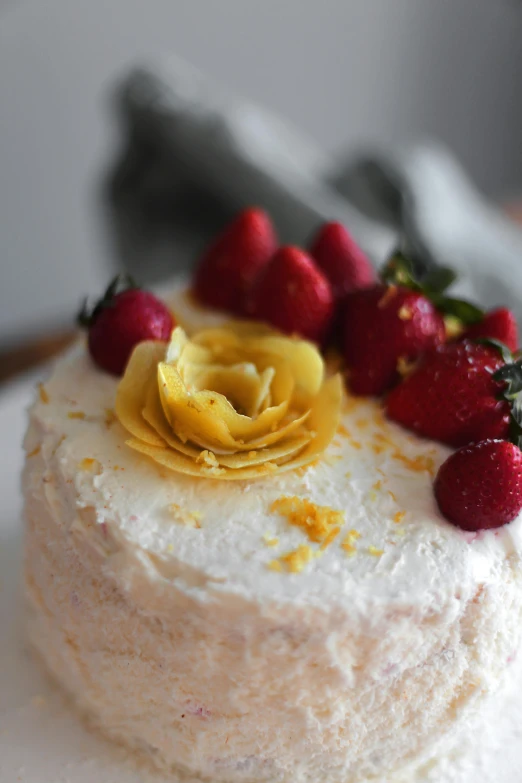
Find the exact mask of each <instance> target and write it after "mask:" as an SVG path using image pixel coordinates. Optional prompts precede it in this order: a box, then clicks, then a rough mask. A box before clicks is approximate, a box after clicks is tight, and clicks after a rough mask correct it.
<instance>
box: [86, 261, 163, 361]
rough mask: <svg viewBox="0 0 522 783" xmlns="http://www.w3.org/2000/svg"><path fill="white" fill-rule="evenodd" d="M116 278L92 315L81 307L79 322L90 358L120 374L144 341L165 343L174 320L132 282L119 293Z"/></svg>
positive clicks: (149, 294)
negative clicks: (134, 350)
mask: <svg viewBox="0 0 522 783" xmlns="http://www.w3.org/2000/svg"><path fill="white" fill-rule="evenodd" d="M121 284H122V280H121V279H120V278H119V277H117V278H116V279H115V280H113V282H112V283H111V284H110V286H109V287H108V289H107V291H106V292H105V294H104V296H103V298H102V299H101V300H100V301H99V302H98V303H97V305H96V306H95V307H94V309H93V310H92V312H88V310H87V307H86V306H84V308H83V310H82V312H81V313H80V316H79V319H78V320H79V322H80V324H81V325H82V326H86V327H87V328H88V330H89V336H88V345H89V353H90V354H91V357H92V359H93V360H94V362H95V363H96V364H97V365H98V367H101V368H102V370H106V371H107V372H110V373H112V374H113V375H122V374H123V371H124V370H125V365H126V364H127V361H128V359H129V356H130V355H131V353H132V350H133V348H134V346H135V345H137V344H138V343H141V342H143V341H144V340H168V339H169V337H170V334H171V332H172V329H173V328H174V325H175V324H174V320H173V318H172V315H171V313H170V311H169V310H168V309H167V307H166V306H165V305H164V304H163V302H161V301H160V300H159V299H158V298H157V297H155V296H154V295H153V294H151V293H149V292H148V291H142V290H141V289H139V288H136V287H135V286H134V284H133V283H132V281H130V283H129V285H128V287H126V288H125V289H124V290H122V291H118V288H119V287H120V285H121Z"/></svg>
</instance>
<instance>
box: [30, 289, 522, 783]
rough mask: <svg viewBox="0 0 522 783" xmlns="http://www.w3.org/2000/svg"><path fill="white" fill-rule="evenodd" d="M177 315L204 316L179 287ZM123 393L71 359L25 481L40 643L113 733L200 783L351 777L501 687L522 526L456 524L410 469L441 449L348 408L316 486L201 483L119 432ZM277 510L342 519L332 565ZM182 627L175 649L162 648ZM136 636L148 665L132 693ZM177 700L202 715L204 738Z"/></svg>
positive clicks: (367, 409) (426, 476) (54, 388)
mask: <svg viewBox="0 0 522 783" xmlns="http://www.w3.org/2000/svg"><path fill="white" fill-rule="evenodd" d="M174 306H175V310H176V311H177V312H178V313H180V320H181V322H182V323H184V324H185V325H188V324H187V321H189V322H190V319H192V324H194V322H195V321H196V322H197V321H199V319H200V313H198V311H196V310H194V309H193V308H192V306H191V305H190V303H189V302H188V300H187V299H186V298H185V297H184V295H183V294H182V293H179V292H178V293H177V294H176V296H175V297H174ZM212 317H215V316H214V315H213V316H212ZM116 384H117V380H116V379H114V378H112V377H110V376H108V375H106V374H104V373H102V372H100V371H98V370H97V369H96V368H95V367H94V366H93V364H92V362H91V360H90V359H89V357H88V355H87V354H86V352H85V349H84V346H83V345H78V346H77V347H76V348H75V349H74V350H73V351H72V352H70V354H69V355H68V356H66V357H65V358H64V359H62V360H61V361H60V362H59V363H58V365H57V367H56V368H55V370H54V372H53V374H52V376H51V378H50V379H49V380H48V381H47V382H46V384H45V390H46V393H47V395H48V398H49V400H48V402H43V401H41V400H40V401H37V402H36V403H35V405H34V407H33V409H32V411H31V423H30V428H29V431H28V434H27V438H26V449H27V452H28V453H29V454H31V453H32V452H33V451H34V450H37V451H38V453H36V454H34V456H31V457H29V458H28V460H27V466H26V476H25V492H26V499H27V518H28V528H29V534H28V557H27V564H28V570H27V573H28V582H29V594H30V596H31V598H32V604H33V607H34V610H35V611H34V614H33V623H32V637H33V641H34V643H35V644H36V646H37V647H38V648H39V649H40V650H41V652H42V654H43V656H44V658H45V659H46V661H47V663H48V665H49V666H50V668H51V669H52V670H53V671H54V673H55V674H56V675H57V676H58V677H59V678H60V679H61V680H62V681H63V682H64V683H65V684H66V686H67V687H68V689H69V690H70V691H71V692H72V693H73V694H74V695H75V697H76V699H77V700H78V701H79V703H80V704H81V705H82V707H83V708H84V709H86V710H87V711H89V713H90V714H91V715H94V717H95V718H96V719H97V720H98V721H99V722H100V723H101V724H102V725H103V726H104V727H105V728H106V730H108V731H110V732H112V733H113V734H115V735H117V736H118V737H123V738H124V739H125V740H126V741H128V742H131V743H133V744H139V743H140V741H141V742H143V743H146V744H147V745H148V746H149V748H154V749H155V754H156V761H157V762H158V763H160V762H161V763H163V764H164V765H167V766H171V765H176V766H177V767H178V768H186V769H188V770H190V771H191V772H193V773H196V774H199V775H207V776H210V777H214V778H223V779H232V778H234V779H238V780H250V779H263V778H265V777H267V776H269V777H271V778H273V779H281V780H287V779H288V780H290V779H292V780H305V779H310V780H311V779H312V778H313V777H317V776H318V775H321V777H322V778H323V779H331V780H345V781H358V780H360V779H363V778H364V776H365V775H372V774H381V773H387V772H389V771H390V770H391V769H394V768H398V767H400V766H401V765H402V764H403V763H406V762H408V763H418V762H420V759H421V756H422V754H423V752H424V751H425V750H426V749H428V750H429V749H431V748H432V747H433V748H434V747H435V746H436V745H437V743H438V742H439V743H440V742H444V741H445V739H446V737H447V735H448V734H449V733H450V732H451V731H452V729H453V726H454V725H455V723H456V722H458V721H459V720H460V719H464V718H465V716H466V714H467V712H468V711H470V709H471V707H472V706H473V704H474V703H475V702H476V701H477V700H478V699H480V698H481V697H482V696H484V695H486V694H488V693H490V692H493V691H494V690H495V689H496V687H497V686H498V684H499V682H500V680H501V679H502V676H503V673H504V671H505V670H506V669H509V661H510V660H512V658H513V656H514V655H515V653H516V651H517V649H518V648H519V646H520V637H521V633H522V568H521V556H522V518H519V519H517V520H516V521H514V522H513V523H512V524H510V525H508V526H506V527H504V528H502V529H500V530H498V531H486V532H483V533H480V534H478V535H470V534H466V533H463V532H462V531H460V530H458V529H456V528H454V527H452V526H451V525H450V524H448V523H447V522H446V521H445V520H444V519H443V518H442V517H441V515H440V514H439V512H438V510H437V508H436V504H435V501H434V497H433V490H432V481H433V477H432V475H430V473H429V472H427V471H424V472H422V471H419V470H415V469H413V468H414V467H415V466H416V465H418V462H419V458H423V459H426V458H431V459H432V460H433V466H434V469H436V468H437V467H438V466H439V465H440V464H441V462H442V461H443V460H444V459H445V458H446V456H447V455H448V453H449V451H448V450H447V449H445V448H443V447H441V446H439V445H437V444H434V443H432V442H427V441H421V440H419V439H417V438H415V437H414V436H411V435H410V434H408V433H407V432H406V431H404V430H401V429H400V428H398V427H396V426H394V425H392V424H390V423H388V422H385V421H384V419H383V417H382V415H381V413H380V411H379V408H378V405H377V404H376V403H375V402H372V401H368V400H357V401H353V400H350V401H348V404H347V405H346V412H345V413H344V414H343V426H344V428H345V429H344V430H343V431H342V432H340V434H339V435H338V437H337V438H336V439H335V440H334V442H333V443H332V444H331V446H330V447H329V449H328V452H327V454H326V455H325V456H324V458H323V459H321V460H320V461H319V463H318V464H317V465H315V466H313V467H310V468H309V469H308V470H306V471H296V472H294V473H285V474H282V475H281V476H277V475H276V476H272V477H270V478H268V479H263V480H259V481H256V482H252V483H244V482H220V481H217V480H211V479H196V478H191V477H188V476H185V475H180V474H176V473H172V472H169V471H166V470H160V469H159V468H158V466H157V465H156V464H155V463H153V462H152V461H149V460H148V459H147V458H145V457H142V456H140V455H138V454H137V453H136V452H134V451H132V450H131V449H129V448H128V447H126V446H125V443H124V441H125V432H124V430H123V428H121V426H120V425H119V424H118V423H117V422H115V423H113V424H112V425H110V426H108V425H107V413H106V412H107V409H112V408H113V405H114V397H115V390H116ZM79 416H81V418H80V417H79ZM346 431H347V432H348V433H349V436H347V434H346ZM85 460H87V461H88V462H85ZM90 460H94V461H95V462H89V461H90ZM285 495H297V496H299V497H302V498H307V499H309V500H311V501H312V502H314V503H316V504H318V505H321V506H329V507H331V508H333V509H336V510H341V511H343V512H344V514H345V520H346V521H345V525H344V528H343V530H342V531H341V534H340V535H339V536H338V537H337V539H336V540H335V541H334V542H333V543H332V544H331V545H330V546H328V547H327V548H326V549H325V550H324V551H323V552H319V545H318V544H314V543H311V542H310V541H308V539H307V537H306V535H305V533H304V532H303V531H302V530H301V529H300V528H296V527H292V526H290V525H289V523H288V521H287V520H286V519H285V518H283V517H281V516H279V515H277V514H276V513H274V512H272V511H271V510H270V507H271V504H272V502H273V501H274V500H276V499H277V498H279V497H281V496H285ZM172 504H176V505H177V506H179V508H180V511H175V510H173V506H172ZM190 512H196V513H197V514H198V515H201V521H200V523H199V524H200V527H195V526H193V524H191V520H190ZM398 512H399V513H398ZM402 512H405V513H404V514H403V513H402ZM397 520H399V521H397ZM352 529H355V530H357V531H358V533H359V534H360V538H358V539H356V540H355V539H354V540H353V544H354V546H355V547H356V553H355V554H354V555H353V556H351V557H349V556H348V554H347V552H346V551H345V550H344V549H343V547H342V546H341V544H342V541H343V539H344V537H345V535H346V534H347V533H348V531H349V530H352ZM264 537H268V538H270V539H274V538H275V539H278V543H277V545H276V546H268V545H267V543H266V541H265V540H264ZM302 544H306V545H309V546H311V548H312V549H313V550H314V552H315V553H317V557H314V558H313V559H312V560H311V561H310V562H309V563H307V564H306V565H305V566H304V568H303V570H302V571H301V572H300V573H287V572H286V571H285V570H283V571H282V572H276V571H273V570H271V569H270V568H269V564H270V562H271V561H272V560H273V559H275V558H278V557H280V556H281V555H284V554H286V553H288V552H289V551H291V550H295V549H296V548H297V547H298V546H300V545H302ZM381 552H382V554H381ZM51 574H52V578H51ZM113 593H115V594H117V596H118V601H116V599H115V598H114V596H113ZM72 595H74V596H76V598H74V599H72V598H71V596H72ZM71 601H73V603H74V604H76V606H74V608H73V609H71ZM78 603H80V605H81V606H84V607H88V611H87V609H85V612H86V613H84V614H82V613H81V612H80V611H79V610H78ZM102 618H104V619H103V620H102ZM152 620H154V623H159V625H158V626H155V625H154V623H152V625H151V622H152ZM177 623H181V624H184V631H183V633H184V634H185V636H183V639H181V640H180V639H179V638H178V639H177V642H176V644H177V649H176V650H174V649H173V648H172V647H169V646H168V645H165V640H164V639H163V637H162V634H166V637H165V638H170V637H169V636H168V635H169V634H171V633H172V634H174V636H175V637H176V636H177V635H179V632H178V627H177V625H176V624H177ZM185 626H186V627H185ZM189 626H190V633H189V630H188V627H189ZM108 627H111V628H112V629H113V633H112V636H111V638H110V640H108V638H107V633H108V631H107V628H108ZM64 628H68V631H67V633H68V634H69V637H70V636H71V635H72V636H74V639H75V641H74V645H73V647H72V648H71V646H70V644H69V646H68V647H67V652H66V653H65V652H64V649H65V646H66V641H64V632H63V629H64ZM102 628H103V630H102ZM96 629H98V630H96ZM118 634H119V636H118ZM182 635H183V634H182ZM69 637H68V638H69ZM123 638H125V639H126V645H124V647H125V650H126V652H125V655H126V656H127V657H131V658H132V656H133V654H135V655H136V656H137V657H138V659H139V660H136V661H133V662H131V663H129V667H130V668H129V669H128V670H127V678H126V677H125V676H124V673H122V671H121V654H122V653H121V649H122V645H121V639H123ZM131 641H132V643H131ZM129 644H130V646H129ZM149 648H150V655H151V656H152V657H151V659H150V660H152V659H154V660H155V667H156V668H154V671H152V670H151V669H150V667H149V669H147V670H143V666H142V664H143V655H144V653H143V652H140V650H141V651H143V650H145V649H149ZM71 649H72V650H73V657H72V658H71V657H70V656H71V654H72V653H71ZM157 651H161V656H160V658H161V664H162V666H163V667H165V668H163V669H161V671H158V668H157V667H158V666H159V663H160V660H159V659H157V658H155V656H156V655H159V652H157ZM181 652H183V655H181ZM119 656H120V657H119ZM202 656H203V658H204V665H203V663H202V662H201V661H202V658H201V657H202ZM195 658H197V661H198V662H197V663H196V662H194V659H195ZM187 660H192V661H193V665H192V667H190V666H188V664H187ZM101 662H103V667H102V668H103V671H101V670H100V663H101ZM151 666H152V664H151ZM140 667H141V668H140ZM180 667H181V668H180ZM166 669H167V670H168V671H165V670H166ZM129 672H130V673H129ZM180 678H181V679H180ZM202 683H205V688H204V689H203V692H202V691H201V688H202ZM181 694H183V698H182V696H181ZM147 704H148V705H151V704H153V705H154V709H152V710H148V709H147V706H146V705H147ZM180 704H181V705H182V704H189V705H198V706H197V707H194V709H195V710H196V712H195V715H196V717H197V721H199V722H197V723H196V725H193V726H191V727H190V728H187V726H188V724H187V722H186V721H185V719H184V718H183V720H182V719H181V717H180V714H179V713H180V710H181V709H182V707H179V705H180ZM144 705H145V706H144ZM178 707H179V709H178ZM189 709H192V708H191V707H187V710H186V711H189ZM216 714H219V716H220V717H219V720H215V719H214V717H213V716H215V715H216ZM227 736H228V740H227V742H226V743H225V737H227ZM202 738H204V742H203V740H202ZM194 743H196V746H195V745H194Z"/></svg>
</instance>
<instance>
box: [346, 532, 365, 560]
mask: <svg viewBox="0 0 522 783" xmlns="http://www.w3.org/2000/svg"><path fill="white" fill-rule="evenodd" d="M360 537H361V534H360V533H359V531H358V530H350V531H349V532H348V533H347V534H346V535H345V537H344V538H343V540H342V542H341V549H344V551H345V552H346V554H347V555H348V557H353V556H354V555H355V553H356V552H357V549H356V547H355V541H357V539H358V538H360Z"/></svg>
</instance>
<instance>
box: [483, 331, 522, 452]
mask: <svg viewBox="0 0 522 783" xmlns="http://www.w3.org/2000/svg"><path fill="white" fill-rule="evenodd" d="M480 342H484V343H490V344H491V343H495V344H496V345H497V347H498V346H500V349H501V350H502V352H503V353H502V356H503V358H504V357H505V356H509V357H511V358H510V360H509V361H510V362H511V363H509V364H505V365H504V366H503V367H500V369H498V370H497V371H496V372H495V373H494V374H493V378H494V379H495V380H496V381H499V382H500V383H504V384H505V387H504V388H503V389H502V391H501V393H500V395H499V399H501V400H506V401H507V402H508V403H509V407H510V417H511V421H510V427H509V439H510V441H511V442H512V443H514V444H515V445H516V446H518V448H519V449H522V359H518V360H517V361H514V360H513V356H512V354H511V352H510V351H509V350H508V349H507V348H506V346H505V345H503V344H502V343H499V342H498V341H497V340H481V341H480Z"/></svg>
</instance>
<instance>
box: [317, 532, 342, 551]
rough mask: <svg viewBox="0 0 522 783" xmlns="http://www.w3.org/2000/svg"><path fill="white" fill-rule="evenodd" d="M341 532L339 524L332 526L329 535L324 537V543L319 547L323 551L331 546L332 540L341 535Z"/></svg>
mask: <svg viewBox="0 0 522 783" xmlns="http://www.w3.org/2000/svg"><path fill="white" fill-rule="evenodd" d="M340 532H341V528H340V527H339V526H337V527H334V528H332V529H331V530H330V532H329V533H328V535H327V536H326V538H325V539H324V541H323V543H322V544H321V546H320V547H319V549H320V550H321V552H323V551H324V550H325V549H326V547H327V546H330V544H331V543H332V541H333V540H334V539H336V538H337V536H338V535H339V533H340Z"/></svg>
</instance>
